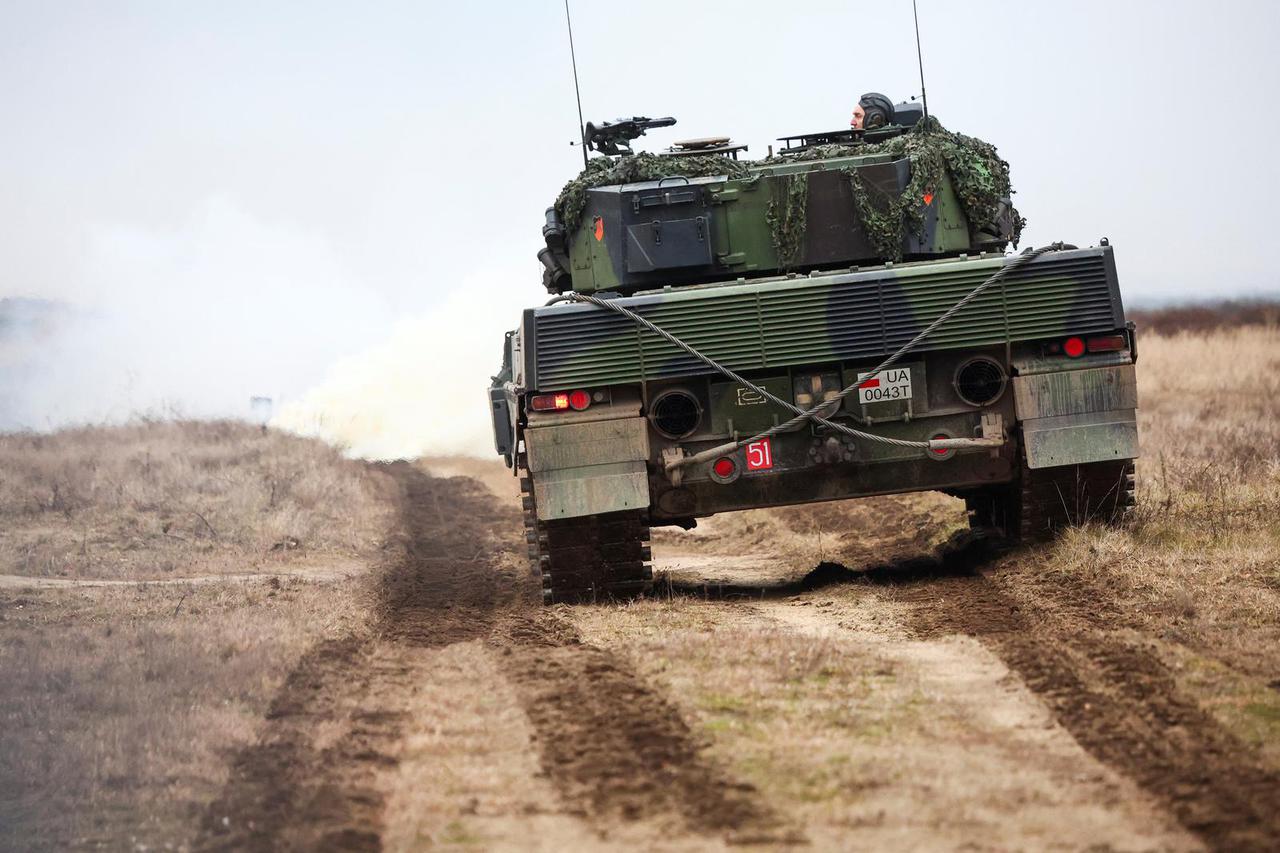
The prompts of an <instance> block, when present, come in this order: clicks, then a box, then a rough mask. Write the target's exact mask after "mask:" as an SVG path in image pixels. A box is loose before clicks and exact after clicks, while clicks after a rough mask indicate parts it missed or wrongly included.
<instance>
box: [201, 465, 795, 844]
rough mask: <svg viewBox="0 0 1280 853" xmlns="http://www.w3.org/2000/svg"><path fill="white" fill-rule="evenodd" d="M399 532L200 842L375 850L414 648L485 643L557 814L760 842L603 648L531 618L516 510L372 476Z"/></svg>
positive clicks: (658, 699)
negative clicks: (371, 612) (675, 822)
mask: <svg viewBox="0 0 1280 853" xmlns="http://www.w3.org/2000/svg"><path fill="white" fill-rule="evenodd" d="M386 471H387V472H388V473H389V474H390V475H391V476H392V477H394V478H395V480H396V482H397V483H398V484H399V487H400V525H399V531H398V537H397V541H396V542H395V543H394V547H393V548H392V554H393V556H391V557H390V558H389V559H388V564H387V566H386V568H385V569H384V570H383V572H382V574H381V576H380V577H379V579H378V581H377V583H376V588H375V589H374V591H373V594H374V596H375V598H376V601H377V606H376V608H375V612H376V613H377V617H376V619H375V620H374V624H372V625H370V626H368V627H367V629H366V630H363V631H361V632H359V633H357V634H353V635H351V636H347V637H343V638H340V639H336V640H330V641H326V642H322V643H320V644H319V645H317V646H316V647H315V648H313V649H312V650H311V651H310V652H309V653H307V654H306V655H305V656H304V657H303V659H302V660H301V661H300V662H299V664H298V665H297V667H296V668H295V669H294V671H293V672H292V673H291V674H290V676H289V677H288V679H287V680H286V682H285V683H284V685H283V686H282V687H281V689H280V691H279V693H278V694H277V696H276V697H275V699H274V700H273V702H272V704H271V708H270V710H269V712H268V713H267V716H266V719H265V721H264V723H263V726H262V730H261V732H260V734H259V736H258V737H257V739H256V740H255V742H253V743H252V744H250V745H249V746H248V747H246V748H245V749H243V750H241V751H240V752H239V753H238V754H236V755H235V756H233V758H232V760H231V776H230V779H229V781H228V783H227V784H226V786H225V788H224V790H223V792H222V794H221V796H220V797H218V799H217V800H215V801H214V802H213V803H212V804H211V805H210V807H209V808H208V809H207V810H206V812H205V815H204V817H203V822H202V827H203V836H202V841H201V843H200V844H199V845H198V846H199V847H201V848H202V849H210V850H276V849H281V848H306V849H341V850H378V849H381V847H382V836H381V833H382V829H383V827H382V816H383V812H384V808H385V806H386V803H387V798H388V795H389V790H388V787H389V784H390V782H391V774H392V773H393V771H394V770H395V768H396V767H397V765H398V763H399V760H400V758H399V750H400V747H401V743H402V740H403V736H404V733H405V730H406V728H407V724H408V721H409V720H410V718H411V715H412V714H413V710H414V709H413V706H412V692H413V688H414V686H415V681H416V680H418V679H420V678H423V677H424V676H425V675H426V673H425V672H424V671H422V669H421V666H422V664H421V662H420V660H421V658H420V656H418V655H415V653H414V652H415V650H418V649H422V648H433V647H434V648H438V647H442V646H448V645H451V644H454V643H465V642H468V641H474V640H481V641H483V642H485V643H486V644H488V645H489V646H490V647H492V648H493V650H494V652H495V653H496V655H497V656H498V658H499V660H500V661H501V663H502V670H503V672H504V674H505V676H506V677H507V678H508V679H509V680H510V682H511V684H512V685H513V687H514V689H515V692H516V695H517V696H518V697H519V699H520V702H521V704H522V705H523V707H524V710H525V713H526V714H527V716H528V718H529V720H530V722H531V723H532V726H533V729H534V731H535V733H536V739H537V743H536V744H535V745H534V748H536V749H537V750H538V752H539V758H540V762H541V764H542V770H543V772H544V773H545V774H546V776H547V777H548V778H549V779H550V780H551V781H552V782H553V783H554V785H555V787H556V789H557V791H558V792H559V795H560V798H561V800H562V803H563V807H564V809H565V810H566V812H568V813H570V814H575V815H579V816H582V817H584V818H587V819H593V818H601V819H604V818H607V819H612V820H619V819H620V820H624V821H626V820H634V819H638V818H641V817H644V816H646V815H649V814H652V813H654V812H655V811H666V812H670V813H672V814H673V815H676V816H678V817H679V819H680V820H681V822H682V823H683V824H684V825H685V826H687V827H688V828H689V829H690V830H691V831H694V832H700V833H720V834H725V835H731V834H735V837H738V838H746V839H748V840H750V839H753V838H771V837H773V836H771V835H770V827H771V826H772V825H773V817H772V815H771V814H770V813H769V812H768V810H767V809H765V808H764V807H763V806H761V805H760V804H759V803H758V802H756V799H755V798H754V796H753V791H752V790H751V789H750V788H749V787H747V786H743V785H740V784H737V783H735V782H733V781H731V780H729V779H727V778H726V777H725V776H724V775H723V773H722V772H721V771H720V770H719V768H717V767H715V766H713V765H712V764H710V763H708V762H706V761H705V760H704V759H703V757H702V755H701V752H700V748H699V744H698V743H697V742H696V740H695V739H694V737H693V736H692V734H691V732H690V731H689V730H688V728H687V726H686V725H685V723H684V722H683V720H682V719H681V717H680V714H679V713H678V711H677V710H676V708H675V707H674V706H673V705H671V704H670V703H669V702H668V701H667V700H666V699H665V698H664V697H663V696H662V695H660V693H658V692H657V691H655V690H654V689H653V688H652V687H651V686H649V685H648V684H646V683H644V682H643V681H642V680H641V679H640V678H639V677H638V676H637V675H636V674H635V673H634V672H633V671H632V670H631V669H630V668H629V667H628V666H626V664H625V663H624V662H622V661H621V660H619V659H618V658H617V657H616V656H615V655H614V654H613V653H611V652H609V651H607V650H605V649H602V648H598V647H596V646H592V645H590V644H587V643H583V642H582V641H581V640H580V639H579V637H578V636H577V634H576V633H575V631H574V630H573V628H572V626H570V625H569V624H568V623H567V622H566V621H564V620H562V619H560V618H558V617H557V616H556V615H555V613H554V612H552V611H545V610H543V609H542V607H541V603H540V590H539V588H538V586H537V582H536V580H535V579H533V578H531V577H530V576H529V574H528V571H527V569H526V568H525V566H524V564H523V562H522V561H521V560H518V559H514V557H513V555H514V554H515V553H517V551H518V550H519V544H520V543H518V541H517V539H516V536H517V534H518V532H519V531H520V530H521V524H520V519H519V516H518V514H517V512H516V510H515V509H514V507H508V506H506V505H504V502H501V501H499V500H497V499H495V498H494V496H493V495H492V494H490V493H489V492H488V491H487V490H486V489H485V488H484V487H483V486H482V485H480V484H479V483H478V482H477V481H475V480H472V479H468V478H463V477H455V478H448V479H443V478H436V477H431V476H429V475H427V474H425V473H423V472H422V471H420V470H419V469H417V468H415V467H414V466H412V465H410V464H408V463H395V464H392V465H389V466H386Z"/></svg>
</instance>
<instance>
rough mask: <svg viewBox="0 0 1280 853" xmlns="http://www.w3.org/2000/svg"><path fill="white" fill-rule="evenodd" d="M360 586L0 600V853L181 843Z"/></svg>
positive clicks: (288, 585)
mask: <svg viewBox="0 0 1280 853" xmlns="http://www.w3.org/2000/svg"><path fill="white" fill-rule="evenodd" d="M366 600H367V598H366V596H364V595H362V594H361V592H360V588H359V584H358V582H348V583H345V584H342V585H323V586H322V585H318V584H314V583H307V582H305V581H302V580H299V579H286V580H284V581H282V582H278V583H276V582H272V581H270V580H262V581H257V582H253V583H220V584H203V585H198V586H187V587H185V588H183V587H178V586H169V585H139V586H132V587H112V588H92V589H81V590H56V591H44V592H41V593H39V594H38V595H36V594H27V595H15V594H9V593H4V592H0V671H2V672H3V673H4V678H3V680H0V719H2V720H3V721H4V729H3V733H0V849H12V850H17V849H23V850H33V849H35V850H42V849H48V850H60V849H66V848H67V847H70V846H99V845H105V846H106V847H109V848H113V849H118V848H119V847H120V846H121V845H122V844H125V843H126V842H127V843H129V845H130V846H132V845H133V844H135V843H141V844H145V845H148V846H150V847H151V848H153V849H154V848H157V847H160V848H163V847H164V846H165V845H167V844H171V845H173V846H174V848H178V847H182V846H184V845H185V844H187V843H188V842H190V841H191V839H192V837H193V835H194V832H195V830H196V828H197V827H198V825H199V820H198V817H199V809H200V808H201V804H203V803H207V802H209V801H210V800H212V799H213V797H214V796H215V795H216V794H217V792H218V790H219V788H220V786H221V785H222V783H223V782H224V781H225V778H226V770H227V766H226V765H227V756H228V754H229V753H230V752H231V751H232V750H233V749H235V748H236V747H238V746H240V745H242V744H244V743H245V742H247V741H249V740H250V739H252V737H253V736H254V734H255V732H256V730H257V727H258V725H259V722H260V720H261V718H262V715H263V713H264V712H265V711H266V708H267V706H268V704H269V702H270V700H271V697H272V695H273V694H274V693H275V692H276V690H277V689H278V688H279V686H280V684H281V682H282V681H283V679H284V677H285V676H286V675H287V673H288V672H289V671H290V670H291V669H292V667H293V665H294V663H295V662H296V661H297V659H298V658H299V657H300V656H301V655H302V653H303V652H305V651H306V649H308V648H309V647H310V646H311V645H312V644H313V643H315V642H317V641H318V640H320V639H323V638H325V637H329V636H341V635H344V634H347V633H349V632H351V631H353V630H357V628H358V626H359V625H361V624H363V623H364V621H365V619H364V618H363V613H364V612H365V609H366V605H365V603H364V602H365V601H366Z"/></svg>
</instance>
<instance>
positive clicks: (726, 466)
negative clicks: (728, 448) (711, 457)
mask: <svg viewBox="0 0 1280 853" xmlns="http://www.w3.org/2000/svg"><path fill="white" fill-rule="evenodd" d="M737 468H738V466H737V465H735V464H734V463H733V460H732V459H730V458H729V457H727V456H722V457H720V458H719V459H717V460H716V464H715V465H713V466H711V470H713V471H715V472H716V476H717V477H725V478H728V477H732V476H733V472H734V471H736V470H737Z"/></svg>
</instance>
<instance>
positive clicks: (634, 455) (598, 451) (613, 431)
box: [524, 418, 649, 521]
mask: <svg viewBox="0 0 1280 853" xmlns="http://www.w3.org/2000/svg"><path fill="white" fill-rule="evenodd" d="M524 440H525V447H526V449H527V450H528V454H529V474H530V476H531V478H532V480H533V498H534V504H535V506H536V507H537V510H538V519H539V520H540V521H552V520H554V519H560V518H580V517H582V516H587V515H597V514H599V513H605V512H619V511H622V510H639V509H647V508H648V507H649V475H648V471H647V469H646V467H645V460H647V459H648V458H649V433H648V429H647V425H646V421H645V419H644V418H618V419H613V420H601V421H589V422H586V423H566V424H558V425H556V426H546V427H536V428H534V427H530V428H529V429H527V430H526V431H525V435H524Z"/></svg>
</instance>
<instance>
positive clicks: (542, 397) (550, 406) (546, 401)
mask: <svg viewBox="0 0 1280 853" xmlns="http://www.w3.org/2000/svg"><path fill="white" fill-rule="evenodd" d="M529 408H531V409H533V410H534V411H535V412H555V411H559V410H560V409H567V408H569V395H568V394H539V395H538V396H536V397H533V398H532V399H530V400H529Z"/></svg>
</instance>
